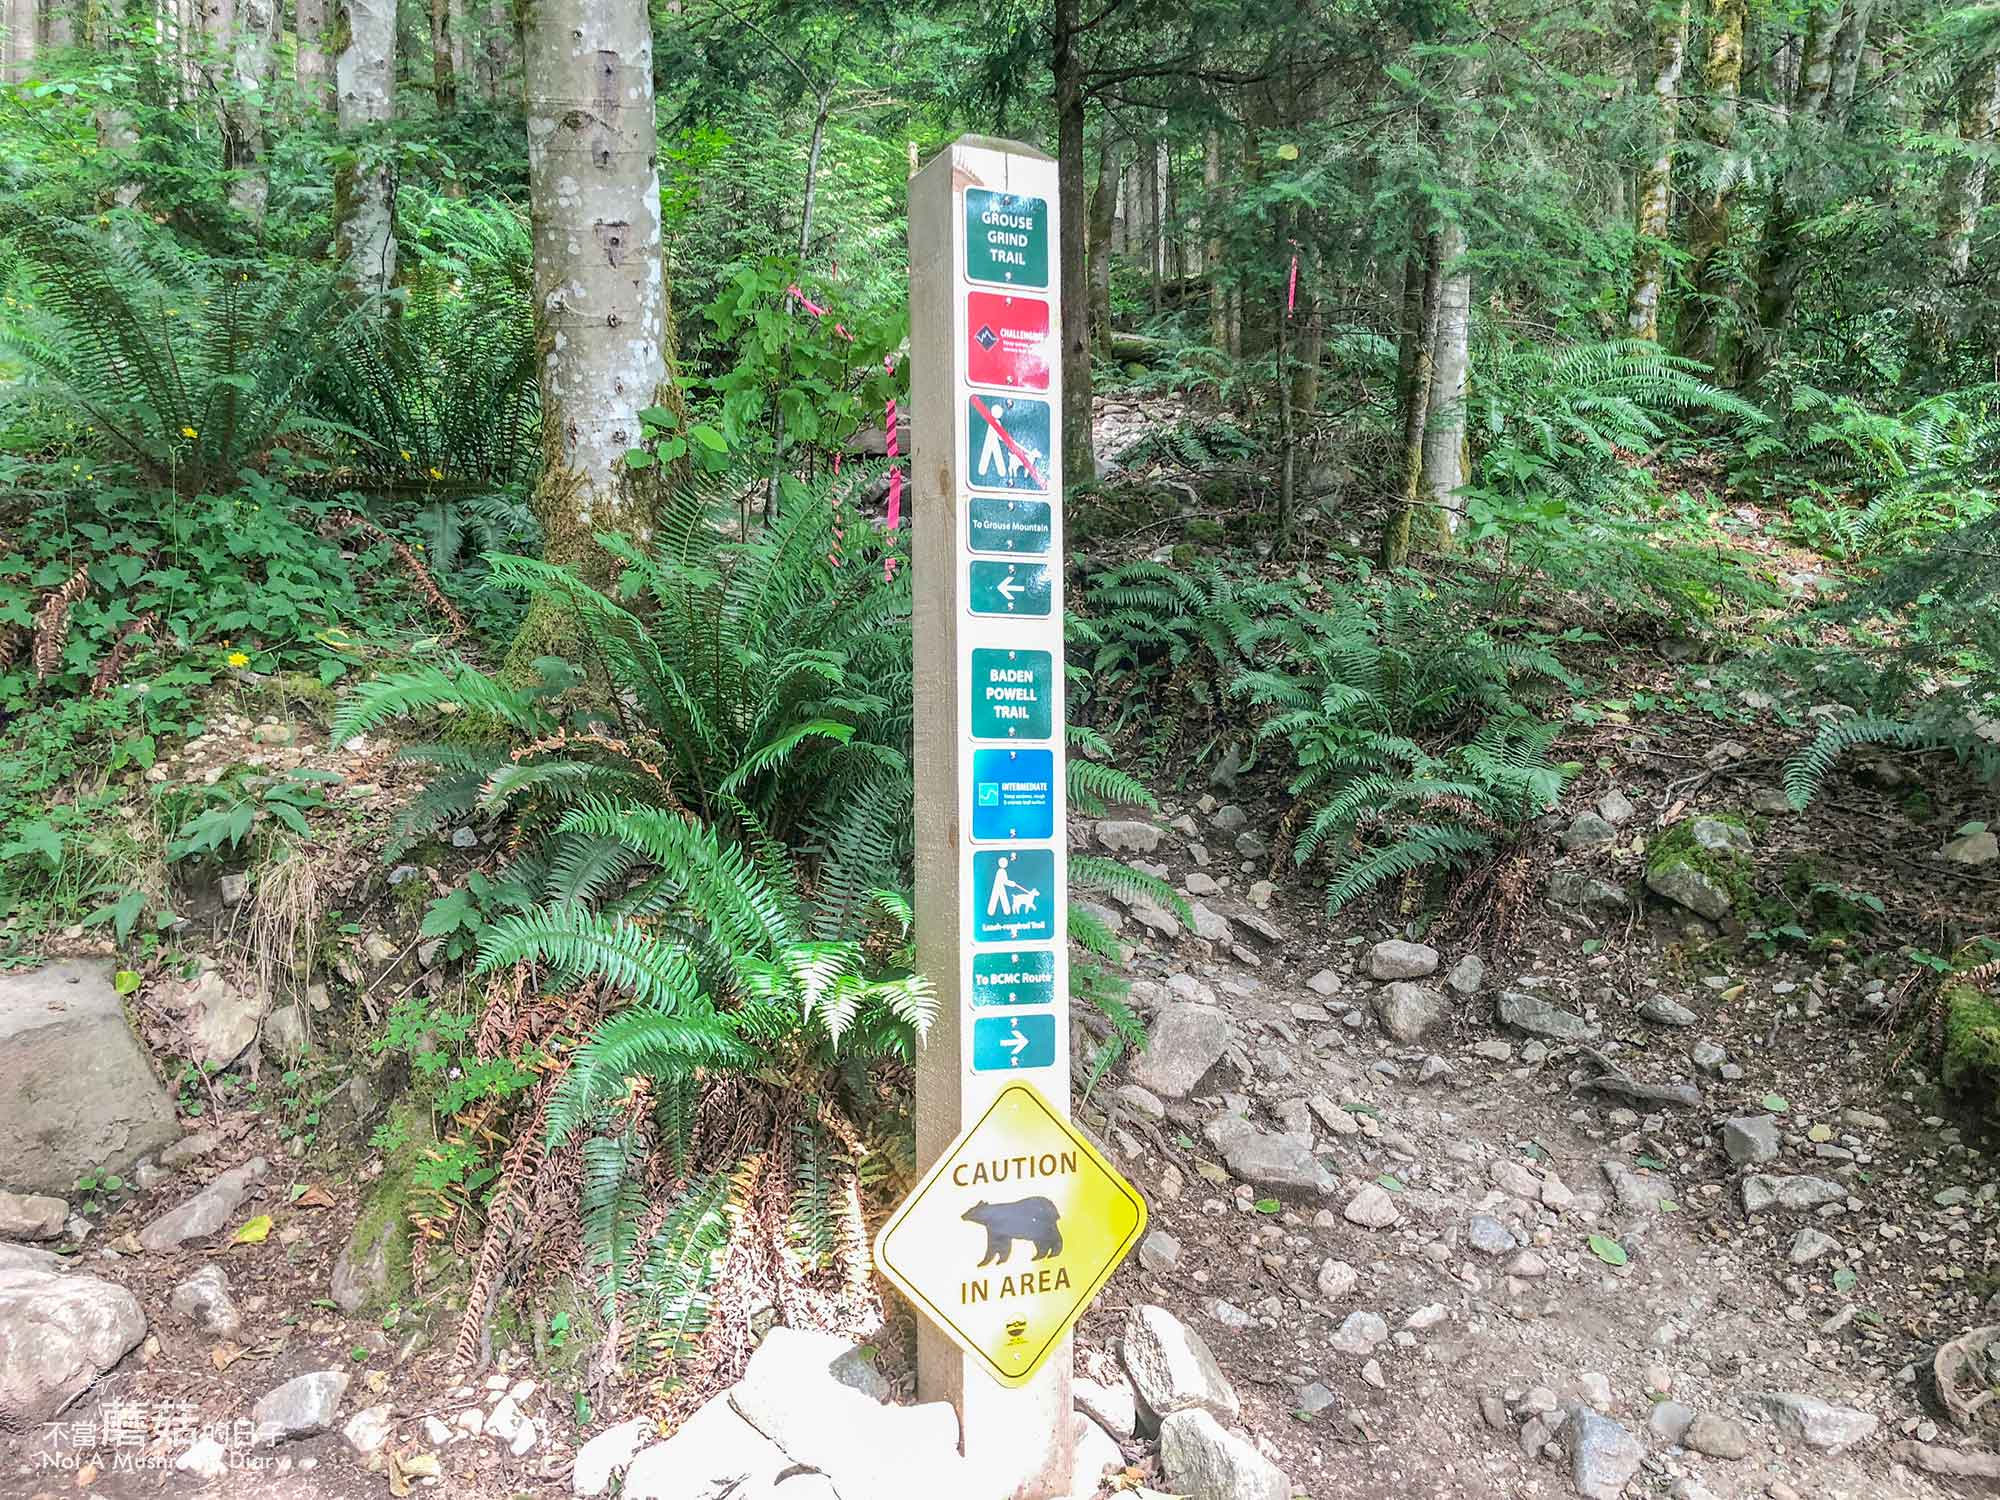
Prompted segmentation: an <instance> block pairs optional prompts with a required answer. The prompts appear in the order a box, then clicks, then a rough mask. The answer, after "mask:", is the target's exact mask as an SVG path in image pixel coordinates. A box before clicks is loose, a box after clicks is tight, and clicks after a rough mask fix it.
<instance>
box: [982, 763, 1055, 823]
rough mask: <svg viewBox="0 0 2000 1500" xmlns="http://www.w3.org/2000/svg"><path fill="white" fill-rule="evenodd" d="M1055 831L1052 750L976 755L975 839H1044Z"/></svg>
mask: <svg viewBox="0 0 2000 1500" xmlns="http://www.w3.org/2000/svg"><path fill="white" fill-rule="evenodd" d="M1055 831H1056V758H1055V754H1054V752H1053V751H1049V750H975V751H973V752H972V836H973V837H974V838H975V839H978V840H980V841H982V842H990V841H993V840H1012V839H1045V838H1048V837H1050V836H1052V835H1053V834H1054V833H1055Z"/></svg>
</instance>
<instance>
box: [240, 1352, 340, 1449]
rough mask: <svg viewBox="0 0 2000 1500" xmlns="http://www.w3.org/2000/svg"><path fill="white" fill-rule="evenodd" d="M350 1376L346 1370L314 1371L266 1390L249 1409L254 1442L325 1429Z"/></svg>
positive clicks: (336, 1412) (330, 1424) (297, 1436)
mask: <svg viewBox="0 0 2000 1500" xmlns="http://www.w3.org/2000/svg"><path fill="white" fill-rule="evenodd" d="M349 1379H351V1377H350V1376H349V1375H348V1373H347V1372H346V1371H345V1370H314V1371H312V1372H311V1373H309V1374H305V1375H299V1376H295V1377H294V1378H292V1379H290V1380H287V1381H286V1382H285V1383H284V1384H283V1385H281V1386H278V1387H277V1388H276V1389H275V1390H271V1391H268V1392H266V1393H265V1395H264V1396H263V1397H262V1398H261V1399H260V1400H259V1401H258V1402H257V1404H256V1405H255V1406H253V1407H251V1408H250V1419H251V1420H252V1421H253V1422H255V1423H256V1424H257V1441H258V1442H260V1443H277V1442H283V1441H284V1440H285V1439H287V1438H302V1437H311V1436H312V1435H313V1434H314V1433H316V1432H325V1431H326V1430H327V1428H329V1427H331V1426H333V1419H334V1418H335V1417H336V1416H338V1415H339V1414H340V1398H341V1397H343V1396H345V1395H346V1394H347V1383H348V1381H349Z"/></svg>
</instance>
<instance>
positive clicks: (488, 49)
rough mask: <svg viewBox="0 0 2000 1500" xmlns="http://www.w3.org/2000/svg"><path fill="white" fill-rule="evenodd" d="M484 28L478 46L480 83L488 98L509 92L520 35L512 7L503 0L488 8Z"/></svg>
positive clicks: (495, 97) (496, 97)
mask: <svg viewBox="0 0 2000 1500" xmlns="http://www.w3.org/2000/svg"><path fill="white" fill-rule="evenodd" d="M485 30H486V35H485V37H484V38H483V39H482V44H481V46H480V49H479V56H480V82H481V87H483V88H484V89H485V91H486V97H487V98H489V99H498V98H500V97H501V96H502V95H503V94H505V93H506V92H507V80H508V78H509V76H510V75H511V74H512V73H513V71H514V65H515V57H514V51H515V45H516V42H517V40H518V34H517V32H516V30H515V26H514V9H513V6H512V5H510V4H508V3H506V0H501V3H499V4H496V5H493V6H490V7H488V9H487V11H486V27H485Z"/></svg>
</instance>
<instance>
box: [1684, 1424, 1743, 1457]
mask: <svg viewBox="0 0 2000 1500" xmlns="http://www.w3.org/2000/svg"><path fill="white" fill-rule="evenodd" d="M1681 1442H1682V1445H1683V1446H1685V1447H1687V1448H1690V1449H1692V1450H1693V1451H1694V1452H1696V1453H1703V1454H1706V1455H1707V1456H1708V1457H1710V1458H1721V1459H1728V1460H1730V1461H1732V1462H1733V1461H1734V1460H1736V1459H1739V1458H1746V1457H1748V1456H1749V1453H1750V1434H1749V1432H1748V1431H1746V1430H1745V1429H1744V1426H1743V1424H1742V1423H1741V1422H1737V1421H1734V1420H1732V1419H1731V1418H1729V1417H1724V1416H1719V1415H1717V1414H1716V1413H1714V1412H1703V1413H1702V1414H1701V1415H1700V1416H1698V1417H1696V1418H1695V1419H1694V1421H1693V1422H1692V1423H1690V1424H1689V1426H1688V1430H1687V1433H1686V1434H1685V1436H1683V1437H1682V1439H1681Z"/></svg>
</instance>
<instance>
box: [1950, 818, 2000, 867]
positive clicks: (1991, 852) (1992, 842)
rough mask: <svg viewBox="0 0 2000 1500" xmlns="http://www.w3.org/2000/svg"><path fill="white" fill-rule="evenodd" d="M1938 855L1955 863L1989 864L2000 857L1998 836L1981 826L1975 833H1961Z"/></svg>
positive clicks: (1972, 865)
mask: <svg viewBox="0 0 2000 1500" xmlns="http://www.w3.org/2000/svg"><path fill="white" fill-rule="evenodd" d="M1938 857H1939V858H1941V859H1946V860H1949V861H1950V862H1951V863H1952V864H1955V865H1964V866H1966V867H1967V868H1969V869H1970V868H1975V867H1977V866H1979V865H1990V864H1992V863H1993V861H1994V860H1996V859H2000V837H1996V836H1995V835H1994V832H1993V830H1992V829H1990V828H1982V829H1980V830H1979V832H1977V833H1967V834H1961V835H1960V836H1959V837H1957V838H1955V839H1953V840H1952V841H1951V842H1950V843H1948V844H1946V845H1945V846H1944V848H1942V849H1940V850H1939V851H1938Z"/></svg>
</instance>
